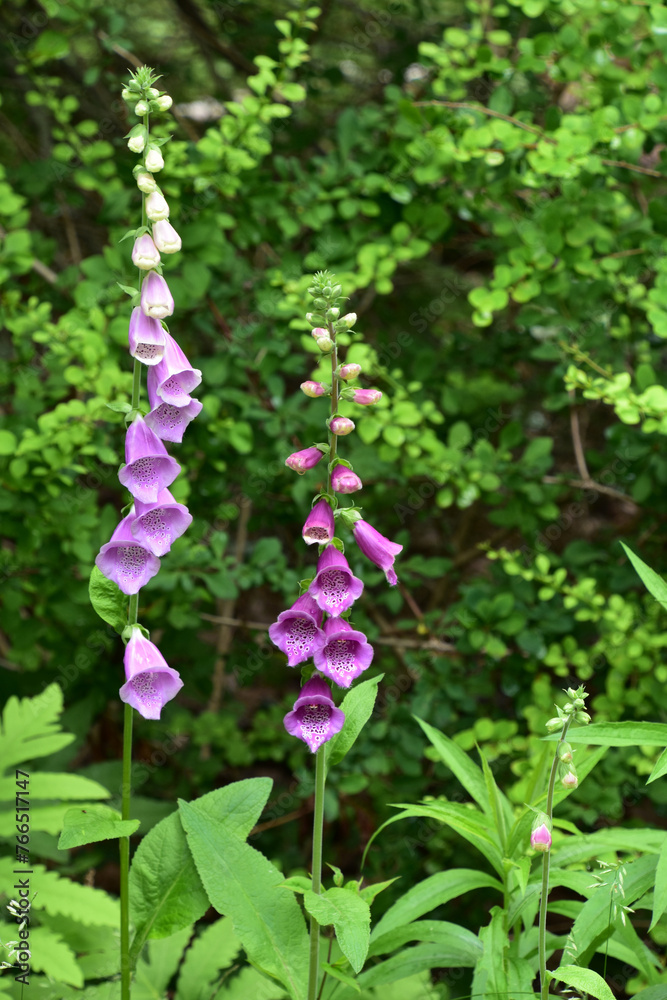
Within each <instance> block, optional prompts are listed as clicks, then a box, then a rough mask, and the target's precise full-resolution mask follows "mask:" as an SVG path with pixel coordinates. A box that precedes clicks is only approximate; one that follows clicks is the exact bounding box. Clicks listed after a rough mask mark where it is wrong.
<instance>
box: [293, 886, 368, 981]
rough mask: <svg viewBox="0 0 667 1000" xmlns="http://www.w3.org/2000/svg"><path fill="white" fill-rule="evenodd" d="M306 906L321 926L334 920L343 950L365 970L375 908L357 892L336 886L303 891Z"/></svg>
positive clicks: (357, 969)
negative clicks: (372, 911) (323, 890)
mask: <svg viewBox="0 0 667 1000" xmlns="http://www.w3.org/2000/svg"><path fill="white" fill-rule="evenodd" d="M303 902H304V905H305V907H306V910H307V911H308V913H309V914H310V915H311V917H315V919H316V920H317V922H318V924H320V926H322V927H325V926H327V925H328V924H333V926H334V930H335V932H336V940H337V941H338V944H339V945H340V950H341V951H342V952H343V954H344V955H345V957H346V959H347V960H348V962H349V963H350V965H351V966H352V968H353V969H354V971H355V972H361V969H362V968H363V964H364V962H365V961H366V955H367V954H368V944H369V941H370V935H371V930H370V927H371V910H370V907H369V905H368V903H367V902H365V900H363V899H362V898H361V896H359V895H358V894H357V893H356V892H350V891H349V889H342V888H338V887H336V886H334V888H332V889H327V890H326V892H322V893H320V894H318V893H315V892H313V891H312V890H311V889H308V890H306V892H305V893H304V895H303Z"/></svg>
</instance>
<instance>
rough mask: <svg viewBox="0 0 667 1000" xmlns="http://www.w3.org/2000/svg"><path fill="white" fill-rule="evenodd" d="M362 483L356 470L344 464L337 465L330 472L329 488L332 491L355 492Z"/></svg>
mask: <svg viewBox="0 0 667 1000" xmlns="http://www.w3.org/2000/svg"><path fill="white" fill-rule="evenodd" d="M363 485H364V484H363V483H362V481H361V479H359V476H358V475H357V474H356V472H353V471H352V469H348V467H347V466H346V465H337V466H336V467H335V468H334V470H333V472H332V473H331V489H332V490H333V491H334V493H356V492H357V490H360V489H361V487H362V486H363Z"/></svg>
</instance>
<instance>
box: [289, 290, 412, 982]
mask: <svg viewBox="0 0 667 1000" xmlns="http://www.w3.org/2000/svg"><path fill="white" fill-rule="evenodd" d="M308 291H309V294H310V295H311V296H312V297H313V312H311V313H308V314H307V315H306V319H307V320H308V322H310V323H311V325H312V327H313V329H312V335H313V337H314V338H315V340H316V342H317V346H318V348H319V349H320V351H321V352H322V353H323V354H324V355H328V356H329V357H330V361H331V382H330V383H329V384H326V383H323V382H314V381H307V382H304V383H303V384H302V385H301V389H302V391H303V392H304V393H305V395H306V396H308V397H310V398H312V399H320V398H327V397H328V398H329V413H328V416H327V417H326V438H327V440H326V442H322V443H315V444H313V445H312V446H310V447H307V448H304V449H302V450H301V451H298V452H295V453H294V454H292V455H290V456H289V457H288V458H287V460H286V462H285V464H286V465H287V466H288V467H289V468H291V469H293V470H294V471H295V472H297V473H299V474H300V475H303V474H305V473H306V472H307V471H308V470H310V469H312V468H314V467H315V466H316V465H318V464H319V462H320V461H321V460H322V459H323V458H324V457H325V456H326V458H327V474H326V484H325V486H324V488H323V490H322V491H321V492H320V493H318V494H317V495H316V496H315V497H314V499H313V503H312V509H311V513H310V515H309V516H308V518H307V519H306V523H305V524H304V526H303V531H302V536H303V539H304V541H305V542H306V544H307V545H314V544H318V553H319V554H318V560H317V567H316V571H315V574H314V576H313V577H312V579H310V580H307V581H303V583H302V593H301V594H300V596H299V597H298V598H297V599H296V601H295V602H294V604H293V605H292V606H291V608H289V609H287V610H286V611H283V612H281V614H280V615H279V616H278V620H277V621H276V622H275V623H274V624H273V625H272V626H271V627H270V629H269V636H270V638H271V640H272V642H274V643H275V645H277V646H278V647H279V648H280V649H281V650H282V651H283V652H284V653H285V654H286V655H287V664H288V666H290V667H293V666H297V665H299V664H307V665H306V666H304V667H302V673H303V678H304V680H305V684H304V686H303V688H302V689H301V693H300V695H299V697H298V698H297V700H296V702H295V705H294V709H293V710H292V711H291V712H288V714H287V715H286V716H285V728H286V729H287V731H288V732H289V733H290V734H291V735H293V736H296V737H297V738H298V739H301V740H303V741H304V742H305V743H306V744H307V746H308V748H309V749H310V750H311V752H312V753H314V755H315V800H314V818H313V853H312V868H311V875H312V891H313V892H314V893H316V894H318V895H319V894H320V893H321V892H322V843H323V834H324V829H323V827H324V791H325V781H326V759H325V753H326V747H325V744H326V743H327V742H328V741H329V740H330V739H331V738H332V737H333V736H335V735H336V734H337V733H338V732H340V730H341V728H342V726H343V725H344V722H345V716H344V714H343V712H342V711H341V709H339V708H337V707H336V705H335V703H334V700H333V697H332V692H331V687H330V684H329V682H330V681H332V682H333V683H334V684H335V685H337V686H338V687H340V688H343V689H346V688H349V687H350V686H351V684H352V682H353V681H354V680H355V679H356V678H357V677H359V675H360V674H362V673H363V671H365V670H366V669H367V668H368V667H369V666H370V664H371V661H372V659H373V648H372V646H371V645H370V643H369V642H368V641H367V639H366V636H365V635H364V634H363V632H361V631H360V630H358V629H357V628H355V627H354V625H353V624H351V623H350V621H349V618H350V616H351V615H352V613H353V611H352V608H353V605H354V602H355V601H356V600H357V599H358V598H359V597H360V596H361V593H362V591H363V587H364V585H363V582H362V580H360V579H359V578H357V577H355V576H354V574H353V572H352V570H351V569H350V567H349V565H348V562H347V559H346V558H345V544H344V542H343V540H342V539H341V538H340V537H339V535H338V534H337V528H338V527H340V525H341V524H342V525H343V526H344V527H345V528H347V529H350V528H351V529H352V530H353V535H354V538H355V541H356V542H357V544H358V546H359V548H360V549H361V551H362V552H363V553H364V555H366V556H367V557H368V558H369V559H370V560H371V561H372V562H374V563H375V564H376V565H377V566H380V567H381V568H382V569H383V570H385V573H386V575H387V580H388V582H389V583H390V584H395V583H396V582H397V581H396V573H395V572H394V570H393V564H394V559H395V557H396V555H397V554H398V553H399V552H400V551H401V549H402V546H401V545H398V544H396V543H395V542H390V541H389V540H388V539H386V538H384V537H383V536H382V535H381V534H380V533H379V532H378V531H376V530H375V528H373V527H372V526H371V525H370V524H367V522H365V521H364V520H362V517H361V511H360V510H359V509H358V508H357V507H356V506H354V505H352V506H342V505H341V504H340V501H339V498H340V497H341V496H345V495H346V494H349V493H354V492H357V491H358V490H360V489H362V487H363V483H362V481H361V479H360V478H359V476H358V475H357V474H356V473H355V472H354V470H353V469H352V466H351V465H350V463H349V462H348V461H346V460H345V459H344V458H342V457H341V455H340V453H339V451H340V444H341V443H342V442H339V438H344V437H346V436H347V435H348V434H351V433H352V432H353V431H354V430H355V424H354V421H353V420H351V419H350V418H349V417H348V416H345V415H344V414H342V413H340V412H339V408H340V404H341V401H342V400H349V401H351V402H356V403H358V404H361V405H364V406H366V405H372V404H374V403H377V402H379V400H380V399H381V398H382V393H381V392H379V391H378V390H376V389H358V388H353V387H351V386H348V385H347V383H348V382H349V381H352V380H353V379H355V378H357V377H358V376H359V375H360V374H361V368H360V366H359V365H357V364H354V363H351V364H341V363H340V358H339V343H338V339H337V338H338V336H339V334H341V333H342V332H347V331H349V330H351V329H352V327H353V326H354V325H355V323H356V321H357V317H356V315H355V314H354V313H348V314H347V315H345V316H342V317H341V315H340V303H341V301H342V287H341V285H340V284H338V283H337V280H336V278H335V277H334V276H333V275H331V274H329V273H328V272H326V271H325V272H322V273H319V274H316V275H315V276H314V278H313V281H312V285H311V287H310V288H309V290H308ZM311 659H313V660H314V664H308V661H309V660H311ZM319 939H320V927H319V923H318V921H317V920H316V919H315V917H314V916H312V915H311V918H310V962H309V974H308V993H307V997H308V1000H316V997H317V996H318V989H319V987H320V943H319Z"/></svg>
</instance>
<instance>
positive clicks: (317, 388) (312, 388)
mask: <svg viewBox="0 0 667 1000" xmlns="http://www.w3.org/2000/svg"><path fill="white" fill-rule="evenodd" d="M325 391H326V390H325V388H324V386H323V385H322V383H321V382H302V383H301V392H303V393H304V395H306V396H310V398H311V399H317V397H318V396H323V395H324V393H325Z"/></svg>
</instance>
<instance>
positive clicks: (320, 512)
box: [301, 497, 336, 545]
mask: <svg viewBox="0 0 667 1000" xmlns="http://www.w3.org/2000/svg"><path fill="white" fill-rule="evenodd" d="M335 531H336V528H335V525H334V516H333V511H332V509H331V505H330V504H329V502H328V501H327V500H325V499H324V497H322V499H321V500H318V501H317V503H316V504H315V506H314V507H313V509H312V510H311V512H310V514H309V515H308V517H307V518H306V523H305V524H304V526H303V531H302V532H301V534H302V535H303V540H304V541H305V543H306V545H313V544H314V543H315V542H317V543H318V544H319V545H325V544H326V543H328V542H330V541H331V539H332V538H333V536H334V534H335Z"/></svg>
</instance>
